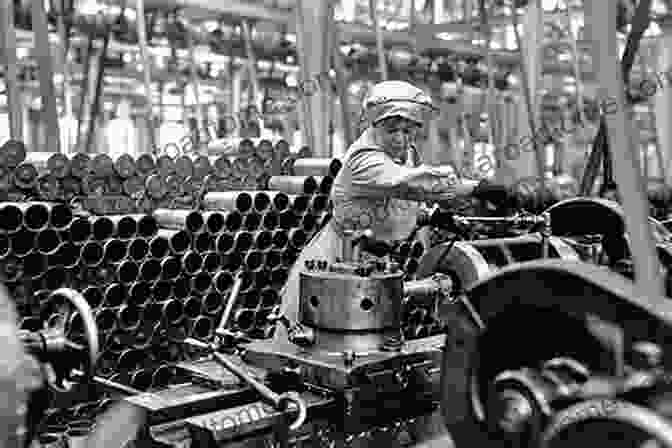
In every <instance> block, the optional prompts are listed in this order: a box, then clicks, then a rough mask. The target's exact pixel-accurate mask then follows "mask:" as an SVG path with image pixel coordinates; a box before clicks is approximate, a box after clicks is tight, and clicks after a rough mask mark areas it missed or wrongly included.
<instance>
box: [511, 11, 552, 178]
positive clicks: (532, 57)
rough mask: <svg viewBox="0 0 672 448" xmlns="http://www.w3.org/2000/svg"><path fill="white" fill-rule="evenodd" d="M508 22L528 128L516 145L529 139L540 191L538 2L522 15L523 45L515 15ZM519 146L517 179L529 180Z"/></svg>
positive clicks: (540, 36)
mask: <svg viewBox="0 0 672 448" xmlns="http://www.w3.org/2000/svg"><path fill="white" fill-rule="evenodd" d="M512 18H513V26H514V33H515V35H516V43H517V44H518V48H519V50H520V52H521V56H522V57H521V61H520V75H521V78H522V81H523V82H522V88H523V98H524V101H525V109H526V112H527V125H528V126H527V127H528V129H527V130H525V127H524V126H523V127H522V130H523V132H524V134H523V135H522V136H521V137H522V138H520V139H519V141H522V139H523V138H527V139H528V140H527V141H528V143H529V139H531V144H532V147H533V148H534V152H533V154H534V155H535V159H536V165H537V170H536V171H537V172H536V174H537V176H538V178H539V182H540V183H541V187H542V189H543V188H544V186H545V183H546V179H545V173H546V149H545V148H544V145H542V144H541V142H540V140H539V138H538V137H537V130H538V128H537V118H538V116H539V101H538V98H537V89H538V88H539V82H540V81H541V62H542V61H543V55H542V52H541V42H542V41H543V33H544V21H543V8H542V5H541V0H534V1H531V2H530V3H529V5H528V6H527V11H526V14H525V44H523V41H522V39H521V37H520V33H519V32H518V16H517V15H516V12H515V11H514V12H513V14H512ZM519 146H520V148H518V149H519V151H518V152H519V153H520V157H519V159H518V161H519V163H518V165H522V168H523V171H522V172H521V171H519V172H518V173H517V174H519V177H524V176H526V175H527V176H529V175H530V174H532V173H529V172H528V173H526V172H525V170H524V168H525V164H526V162H528V163H529V161H526V160H525V158H526V157H525V150H524V148H523V146H524V145H523V144H520V145H519ZM528 147H529V146H528Z"/></svg>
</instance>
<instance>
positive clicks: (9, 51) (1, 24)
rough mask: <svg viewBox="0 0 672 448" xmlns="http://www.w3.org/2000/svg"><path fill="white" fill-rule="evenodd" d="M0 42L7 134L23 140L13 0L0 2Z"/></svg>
mask: <svg viewBox="0 0 672 448" xmlns="http://www.w3.org/2000/svg"><path fill="white" fill-rule="evenodd" d="M0 33H2V35H1V37H0V44H1V45H2V49H1V50H0V53H1V54H2V65H3V66H4V73H5V76H4V78H5V86H6V89H7V107H8V108H9V135H10V137H11V138H12V139H15V140H23V118H22V115H23V104H22V101H21V93H20V91H19V87H18V84H17V80H16V77H17V60H16V31H15V29H14V2H13V0H2V1H1V2H0Z"/></svg>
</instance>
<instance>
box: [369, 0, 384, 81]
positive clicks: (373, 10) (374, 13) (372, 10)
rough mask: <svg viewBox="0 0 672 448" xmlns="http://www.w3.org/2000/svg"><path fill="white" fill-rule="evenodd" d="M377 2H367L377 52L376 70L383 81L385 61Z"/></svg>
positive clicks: (374, 0) (370, 0) (371, 0)
mask: <svg viewBox="0 0 672 448" xmlns="http://www.w3.org/2000/svg"><path fill="white" fill-rule="evenodd" d="M377 6H378V1H377V0H369V14H370V15H371V22H372V24H373V29H374V30H375V31H376V50H377V52H378V69H379V70H380V77H381V79H382V80H383V81H387V80H388V75H387V60H386V59H385V42H383V29H382V27H381V26H380V21H379V20H378V8H377Z"/></svg>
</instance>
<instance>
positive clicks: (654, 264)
mask: <svg viewBox="0 0 672 448" xmlns="http://www.w3.org/2000/svg"><path fill="white" fill-rule="evenodd" d="M617 6H618V5H617V4H612V3H606V4H604V5H602V4H600V8H598V7H597V5H595V4H592V2H587V4H586V5H585V7H586V18H587V19H588V20H589V22H588V23H590V24H591V25H592V26H591V30H592V36H591V37H592V41H593V58H594V60H596V61H598V64H597V67H598V69H597V73H598V75H599V76H598V79H600V80H601V82H602V85H603V88H602V89H601V90H602V91H601V95H600V97H601V98H603V99H606V100H609V101H613V102H615V106H616V108H615V113H613V114H609V115H607V116H606V118H605V120H606V124H607V127H608V134H607V136H608V138H609V146H610V147H611V148H618V149H619V154H620V156H619V157H614V158H613V159H614V160H613V165H614V174H615V176H616V180H617V182H618V184H619V192H620V193H621V195H622V200H623V209H624V216H625V225H626V230H627V232H628V236H629V237H630V239H631V240H630V241H631V244H630V248H631V251H632V257H633V261H634V263H635V273H636V275H635V281H636V285H637V287H638V289H640V290H641V292H642V293H643V294H645V295H646V296H648V297H649V300H652V301H654V300H663V298H664V297H665V294H664V287H663V282H662V278H661V276H660V272H661V270H660V262H659V260H658V256H657V254H656V249H655V245H654V243H653V238H652V235H651V227H650V225H649V222H648V211H649V207H648V203H647V200H646V196H645V187H644V181H643V179H642V177H641V170H640V162H639V160H638V157H637V153H636V152H635V150H634V148H637V145H634V144H633V143H632V139H631V135H630V132H631V128H630V126H629V122H628V120H627V119H626V116H625V112H626V111H625V107H626V106H625V98H624V95H623V81H622V75H621V72H620V70H619V67H618V46H617V44H616V42H617V41H616V29H615V26H616V10H617ZM605 8H606V9H605ZM605 17H606V18H607V19H606V20H605Z"/></svg>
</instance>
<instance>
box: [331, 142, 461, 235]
mask: <svg viewBox="0 0 672 448" xmlns="http://www.w3.org/2000/svg"><path fill="white" fill-rule="evenodd" d="M409 152H410V153H412V154H411V156H409V157H407V160H406V163H405V164H400V163H397V162H396V161H395V160H393V159H392V158H391V157H390V156H389V155H388V154H386V153H385V152H384V151H383V149H382V148H381V147H379V146H377V145H376V144H375V143H374V142H373V136H372V135H371V131H369V130H367V131H365V132H364V133H363V134H362V136H361V137H360V138H359V139H358V140H357V141H356V142H355V143H353V144H352V146H351V147H350V148H349V149H348V151H347V152H346V154H345V155H344V156H343V158H342V159H341V160H342V162H343V167H342V168H341V170H340V172H339V174H338V176H337V177H336V179H335V180H334V185H333V188H332V193H331V195H332V201H333V203H334V212H333V213H334V216H333V220H332V225H333V226H334V229H335V230H336V232H337V233H338V234H340V235H343V231H346V230H355V231H356V230H365V229H371V230H372V231H373V233H374V235H375V236H376V238H377V239H381V240H386V241H396V240H401V239H405V238H406V237H407V236H408V235H409V234H410V233H411V231H412V230H413V229H414V228H415V226H416V222H417V216H418V213H419V211H420V208H421V206H422V202H424V201H426V200H430V199H436V198H438V197H441V198H442V199H444V200H449V199H451V198H454V197H455V196H456V195H457V185H458V178H457V175H456V173H455V172H454V171H453V170H452V168H451V167H430V166H426V165H421V164H420V163H419V162H420V161H419V160H417V158H416V157H412V156H413V155H414V154H415V151H409ZM414 159H415V160H414Z"/></svg>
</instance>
